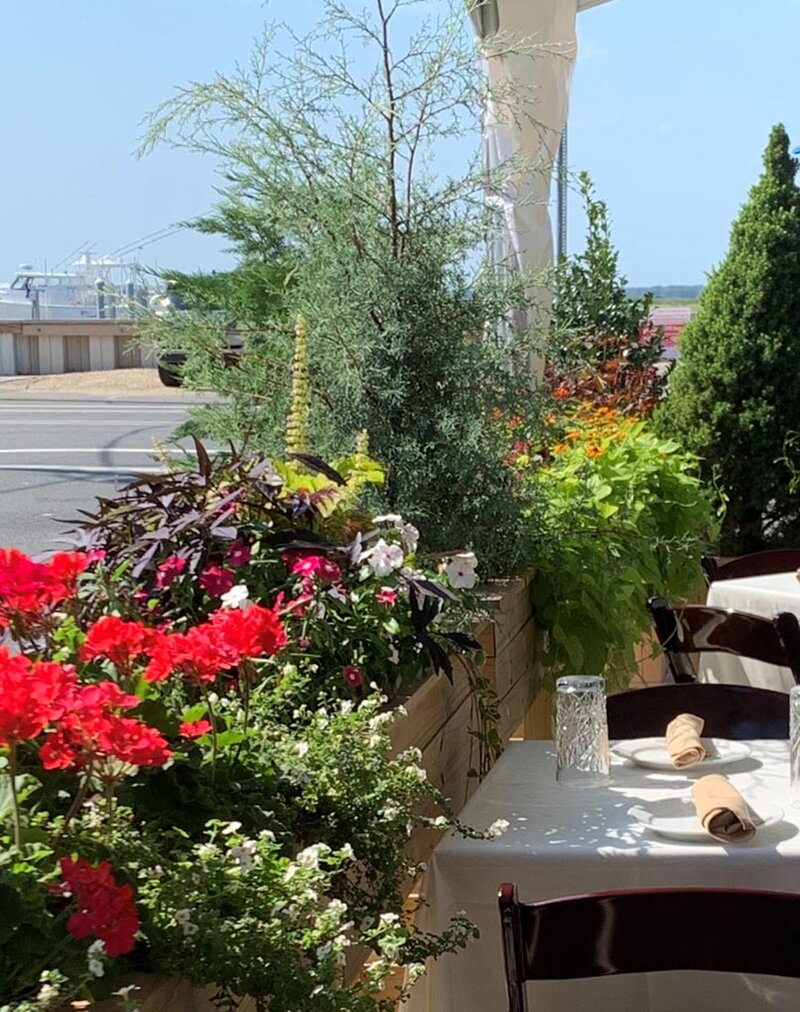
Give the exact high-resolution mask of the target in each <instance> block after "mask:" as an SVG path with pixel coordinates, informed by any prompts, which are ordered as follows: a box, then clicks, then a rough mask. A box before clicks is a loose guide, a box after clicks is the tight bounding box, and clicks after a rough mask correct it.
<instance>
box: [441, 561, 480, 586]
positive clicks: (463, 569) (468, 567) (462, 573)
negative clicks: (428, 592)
mask: <svg viewBox="0 0 800 1012" xmlns="http://www.w3.org/2000/svg"><path fill="white" fill-rule="evenodd" d="M477 568H478V560H477V558H476V557H475V553H474V552H459V553H458V555H454V556H453V557H452V558H451V559H450V561H449V562H448V563H447V565H446V566H445V572H446V573H447V579H448V580H449V581H450V586H451V587H453V588H454V589H455V590H472V588H473V587H474V586H475V584H476V583H477V582H478V576H477V573H476V572H475V570H476V569H477Z"/></svg>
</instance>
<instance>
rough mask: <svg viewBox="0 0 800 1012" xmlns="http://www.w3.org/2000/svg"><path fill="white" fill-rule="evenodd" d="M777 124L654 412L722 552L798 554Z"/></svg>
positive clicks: (784, 182)
mask: <svg viewBox="0 0 800 1012" xmlns="http://www.w3.org/2000/svg"><path fill="white" fill-rule="evenodd" d="M797 168H798V163H797V161H796V160H795V159H794V158H792V157H791V155H790V154H789V138H788V136H787V134H786V130H785V129H784V127H783V126H782V125H780V124H779V125H778V126H775V127H774V128H773V130H772V133H771V135H770V139H769V144H768V145H767V149H766V152H765V154H764V172H763V174H762V176H761V178H760V179H759V181H758V182H757V183H756V185H755V186H754V187H753V188H752V190H751V191H750V196H749V199H748V201H747V203H746V204H745V205H744V206H743V207H742V209H741V211H740V213H739V216H738V218H737V219H736V221H735V222H734V224H733V226H732V228H731V237H730V246H729V249H728V253H727V256H726V257H725V259H724V260H723V262H722V263H721V264H720V265H719V266H718V267H717V268H716V270H715V271H714V272H713V273H712V274H711V275H710V277H709V280H708V285H707V286H706V288H705V290H704V292H703V294H702V296H701V298H700V304H699V309H698V312H697V314H696V315H695V316H694V317H693V319H692V320H691V321H690V323H689V324H688V325H687V327H686V329H685V330H684V331H683V333H682V335H681V342H680V360H679V362H678V364H677V366H676V368H675V370H674V372H673V374H672V377H671V380H670V389H669V395H668V397H667V400H666V402H665V404H664V405H663V406H662V407H661V409H660V410H659V413H658V422H659V425H660V426H661V428H662V430H663V431H665V432H667V433H668V434H670V435H673V436H675V437H676V438H678V439H679V440H680V441H681V442H682V443H683V445H684V446H685V447H686V448H687V449H689V450H693V451H694V452H696V453H697V454H699V456H700V457H701V458H702V467H703V471H704V475H705V477H706V478H708V479H714V480H716V481H718V482H719V485H720V486H721V488H722V490H723V492H724V493H725V494H726V495H727V497H728V510H727V517H726V523H725V526H724V529H723V542H722V549H723V551H725V552H727V553H741V552H748V551H754V550H758V549H759V548H764V547H768V546H776V545H781V544H789V543H791V542H794V543H797V544H800V500H799V499H798V498H797V497H796V496H794V495H793V494H792V492H791V490H790V477H791V476H790V473H789V471H788V469H787V467H786V464H785V462H784V461H782V459H781V458H782V457H783V456H784V452H785V449H784V447H785V444H786V442H787V439H789V438H791V436H792V435H793V434H796V433H798V432H800V191H798V188H797V186H796V184H795V173H796V172H797Z"/></svg>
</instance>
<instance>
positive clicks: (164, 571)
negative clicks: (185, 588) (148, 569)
mask: <svg viewBox="0 0 800 1012" xmlns="http://www.w3.org/2000/svg"><path fill="white" fill-rule="evenodd" d="M184 569H186V559H182V558H181V557H180V556H179V555H170V556H169V558H167V559H164V561H163V562H162V563H161V565H160V566H159V567H158V571H157V574H156V586H157V587H158V588H159V590H165V589H166V588H167V587H169V586H170V584H171V583H172V582H173V581H174V580H175V578H176V577H178V576H180V574H181V573H182V572H183V571H184Z"/></svg>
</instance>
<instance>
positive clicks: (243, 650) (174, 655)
mask: <svg viewBox="0 0 800 1012" xmlns="http://www.w3.org/2000/svg"><path fill="white" fill-rule="evenodd" d="M286 642H287V640H286V633H285V632H284V631H283V626H282V625H281V622H280V619H279V617H278V610H277V608H274V609H271V608H262V607H261V606H260V605H256V604H254V605H251V606H250V607H249V608H247V609H246V610H244V611H243V610H242V609H240V608H231V609H221V610H220V611H216V612H214V614H213V615H212V616H211V619H210V621H208V622H204V623H203V624H202V625H198V626H195V627H194V628H193V629H189V631H188V632H186V633H170V634H163V633H162V634H160V635H159V638H158V640H157V641H156V643H155V645H154V646H152V647H151V648H150V651H149V652H150V656H151V658H152V659H151V661H150V663H149V664H148V665H147V667H146V669H145V672H144V677H145V678H146V679H147V681H149V682H160V681H163V679H165V678H168V677H169V676H170V675H171V674H173V672H176V671H177V672H179V673H180V674H182V675H184V676H186V677H188V678H192V679H194V680H195V681H198V682H213V681H214V679H215V678H216V677H217V676H218V675H219V674H221V673H222V672H223V671H229V670H230V669H231V668H234V667H236V665H237V664H238V663H239V661H240V660H242V659H243V658H245V657H265V656H266V657H271V656H272V655H273V654H276V653H278V651H279V650H281V649H282V648H283V647H284V646H285V645H286Z"/></svg>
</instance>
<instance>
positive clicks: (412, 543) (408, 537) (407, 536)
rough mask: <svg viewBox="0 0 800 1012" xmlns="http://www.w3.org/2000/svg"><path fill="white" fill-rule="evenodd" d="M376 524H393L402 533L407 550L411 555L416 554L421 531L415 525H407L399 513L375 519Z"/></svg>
mask: <svg viewBox="0 0 800 1012" xmlns="http://www.w3.org/2000/svg"><path fill="white" fill-rule="evenodd" d="M374 520H375V523H376V524H391V525H392V527H394V529H395V530H396V531H399V532H400V537H401V538H402V539H403V545H404V546H405V550H406V551H407V552H409V553H411V554H413V553H414V552H416V550H417V544H418V543H419V531H418V530H417V528H416V527H415V526H414V525H413V524H409V523H406V521H405V520H404V519H403V518H402V517H401V516H400V514H399V513H384V514H383V515H382V516H379V517H375V518H374Z"/></svg>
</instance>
